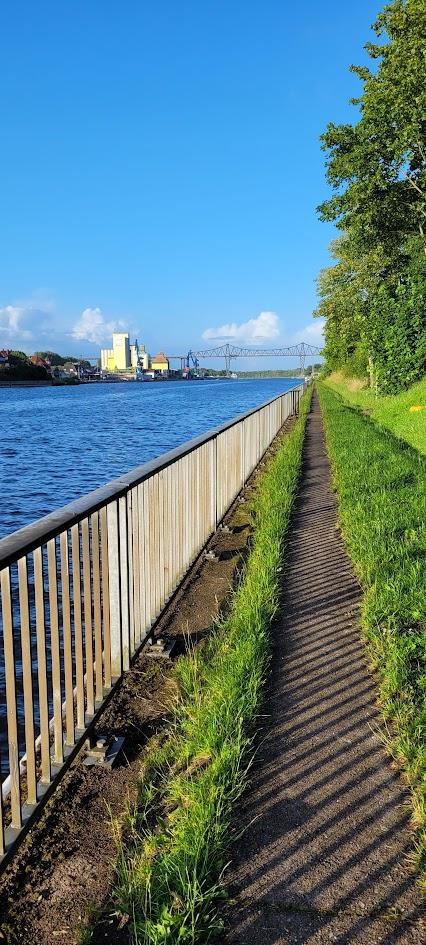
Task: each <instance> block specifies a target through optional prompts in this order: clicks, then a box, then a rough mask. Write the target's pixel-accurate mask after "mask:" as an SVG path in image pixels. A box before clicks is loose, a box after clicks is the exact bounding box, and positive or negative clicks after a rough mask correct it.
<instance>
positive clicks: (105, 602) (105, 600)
mask: <svg viewBox="0 0 426 945" xmlns="http://www.w3.org/2000/svg"><path fill="white" fill-rule="evenodd" d="M100 516H101V518H100V521H101V574H102V627H103V644H104V647H103V648H104V684H105V689H106V690H108V689H110V688H111V633H110V616H109V565H108V522H107V510H106V507H105V506H104V507H103V508H102V509H101V513H100Z"/></svg>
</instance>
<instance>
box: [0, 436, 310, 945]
mask: <svg viewBox="0 0 426 945" xmlns="http://www.w3.org/2000/svg"><path fill="white" fill-rule="evenodd" d="M291 425H292V421H291V420H289V421H287V423H286V424H285V425H284V428H283V431H282V434H280V435H279V437H278V438H277V440H276V441H275V444H273V446H272V447H271V449H270V450H269V451H268V453H269V454H272V452H274V451H275V449H276V445H277V442H278V440H279V438H280V436H281V435H285V433H286V432H287V431H288V430H289V429H290V427H291ZM262 469H263V466H262V465H261V466H260V467H259V468H258V470H257V471H256V472H255V473H254V474H253V476H252V477H251V479H250V480H249V482H248V484H247V486H246V488H245V489H244V491H243V493H242V498H243V499H244V500H245V501H243V502H241V501H240V499H237V501H236V502H235V503H234V505H233V507H232V508H231V510H230V512H229V513H228V515H227V516H226V520H225V523H226V525H227V526H228V527H229V528H230V529H231V531H226V530H223V529H219V530H218V532H216V534H215V536H214V537H213V539H212V541H211V543H210V546H209V547H210V548H211V550H213V551H214V553H215V555H217V556H218V558H219V560H217V561H215V560H208V559H206V558H205V557H204V556H202V557H201V558H200V559H199V561H198V562H197V563H196V565H195V566H194V567H193V569H192V571H191V572H190V574H189V575H188V577H187V579H186V581H185V583H184V585H183V587H182V589H181V590H180V592H179V594H178V595H177V596H176V597H175V598H174V600H173V601H172V603H171V604H170V606H169V607H168V608H167V610H166V611H165V613H164V615H163V617H162V618H161V621H160V622H159V625H158V627H157V629H156V635H157V636H167V637H174V638H177V646H176V653H177V654H178V653H179V652H180V653H182V652H183V651H184V649H185V647H186V646H188V644H189V645H193V644H196V643H197V642H198V641H199V640H200V639H202V638H203V637H204V636H205V635H206V634H207V633H208V632H209V629H210V627H211V625H212V623H213V621H214V619H215V618H216V617H217V615H218V613H219V612H221V611H222V610H223V609H226V606H227V602H228V601H229V599H230V593H231V589H232V586H233V585H234V583H235V581H236V578H237V575H238V572H239V569H240V568H241V565H242V563H243V561H244V557H245V555H246V554H247V552H248V549H249V543H250V534H251V530H252V523H251V515H250V509H249V502H248V501H247V500H248V499H249V498H250V495H251V494H252V493H253V490H254V489H255V488H256V479H257V477H258V476H259V475H261V473H262ZM171 665H172V664H171V662H170V661H166V660H163V659H161V660H159V659H153V658H150V657H149V656H147V655H146V651H145V650H142V651H141V653H140V654H139V656H138V657H137V659H136V660H135V662H134V664H133V666H132V668H131V670H130V671H129V673H128V674H127V675H126V677H125V678H124V680H123V681H122V683H121V685H120V687H119V688H118V690H117V692H116V693H115V695H114V696H113V698H112V700H111V702H110V703H109V705H108V706H107V708H106V709H105V711H104V712H103V714H102V716H101V718H100V720H99V722H98V724H97V727H96V734H97V735H100V734H102V735H107V736H108V735H112V734H114V735H123V736H124V737H125V746H124V751H123V753H122V756H121V760H120V763H119V764H118V765H117V766H116V767H115V768H114V769H113V770H109V769H107V768H104V767H101V766H97V767H93V768H87V767H86V766H84V765H83V755H82V753H80V755H79V756H78V757H77V758H76V759H75V761H74V763H73V764H72V766H71V767H70V769H69V771H68V772H67V774H66V775H65V777H64V779H63V781H62V782H61V784H60V786H59V787H58V790H57V791H56V793H55V795H54V797H53V799H52V800H51V801H50V802H49V804H48V805H47V807H46V809H45V811H44V813H43V816H42V818H41V820H40V822H39V823H38V825H37V826H36V827H34V828H33V829H32V831H31V832H30V834H29V836H28V838H27V839H26V840H25V842H24V843H23V845H22V847H21V849H20V850H19V852H18V853H17V855H16V857H15V859H14V860H13V861H12V863H11V864H10V866H9V867H8V868H7V870H6V871H5V873H4V876H3V877H2V880H1V883H0V942H1V943H3V942H4V943H7V945H18V943H19V945H52V943H57V945H77V943H79V942H82V941H84V939H85V932H84V930H85V929H87V926H88V924H90V922H91V919H92V917H93V915H96V913H97V912H98V910H99V909H100V908H102V907H103V906H104V905H105V903H106V902H108V897H109V892H110V889H111V883H112V880H113V865H114V859H115V856H116V845H115V840H114V836H113V829H112V819H113V818H120V817H121V816H122V815H123V814H124V813H125V811H126V809H127V806H128V805H129V803H131V802H132V800H133V799H134V797H135V793H136V783H137V777H138V772H139V770H140V765H141V758H142V755H143V750H144V746H145V744H146V742H147V740H148V739H149V738H150V737H151V736H152V735H153V734H154V733H156V732H158V731H159V730H160V729H161V728H162V727H163V726H165V725H167V721H168V706H169V705H170V699H171V694H172V692H173V686H172V685H171V682H170V670H171ZM86 935H87V933H86ZM95 936H96V941H104V942H108V941H111V942H112V941H114V943H117V945H118V943H119V941H120V931H119V930H118V929H117V926H116V925H115V923H114V921H113V920H111V923H110V922H109V920H108V916H106V918H105V921H102V923H101V924H100V926H99V927H98V930H97V932H96V933H95ZM89 940H92V939H89V938H88V937H87V938H86V941H89ZM122 940H123V941H127V933H126V930H125V929H123V935H122ZM93 941H94V939H93Z"/></svg>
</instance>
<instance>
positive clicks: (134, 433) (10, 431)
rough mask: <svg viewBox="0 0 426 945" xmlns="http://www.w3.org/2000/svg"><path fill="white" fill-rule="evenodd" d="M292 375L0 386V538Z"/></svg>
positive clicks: (282, 386)
mask: <svg viewBox="0 0 426 945" xmlns="http://www.w3.org/2000/svg"><path fill="white" fill-rule="evenodd" d="M297 383H300V380H299V381H297V380H295V379H292V378H278V377H277V378H268V379H265V380H263V379H262V380H258V379H253V380H250V379H247V380H238V381H237V380H204V381H191V382H184V381H167V382H164V383H156V382H153V383H139V384H137V383H132V382H128V383H119V384H82V385H80V386H78V387H52V388H50V387H40V388H39V389H36V388H0V422H1V442H0V538H3V537H4V536H5V535H8V534H9V533H10V532H12V531H15V529H17V528H21V527H22V526H23V525H27V524H28V523H29V522H33V521H34V520H35V519H37V518H40V517H41V516H42V515H47V513H48V512H52V511H53V510H54V509H57V508H60V507H61V506H63V505H65V504H66V503H67V502H71V501H72V500H73V499H76V498H78V497H79V496H81V495H84V493H86V492H90V491H91V490H92V489H96V488H97V487H98V486H101V485H104V484H105V483H106V482H109V481H110V480H111V479H115V478H116V477H117V476H120V475H121V474H122V473H124V472H127V471H128V470H129V469H131V468H132V467H134V466H139V465H140V463H144V462H146V461H147V460H149V459H153V458H155V457H156V456H159V455H160V454H161V453H164V452H166V451H167V450H169V449H173V448H174V447H175V446H179V445H180V444H181V443H183V442H184V441H185V440H189V439H191V437H193V436H197V435H198V434H199V433H204V432H205V431H206V430H208V429H209V428H212V427H215V426H218V425H219V424H220V423H224V422H225V421H226V420H230V419H231V418H232V417H234V416H236V414H239V413H244V412H245V411H246V410H250V408H252V407H256V406H258V405H259V404H261V403H263V402H264V401H265V400H269V398H271V397H274V396H276V395H278V394H280V393H282V392H283V391H285V390H288V389H289V388H290V387H294V385H295V384H297Z"/></svg>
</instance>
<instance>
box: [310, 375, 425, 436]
mask: <svg viewBox="0 0 426 945" xmlns="http://www.w3.org/2000/svg"><path fill="white" fill-rule="evenodd" d="M325 383H326V385H327V387H330V388H331V390H334V391H336V392H337V393H338V394H340V395H341V396H342V397H343V398H344V400H346V401H348V403H350V404H352V405H354V406H356V407H359V408H361V410H363V411H364V412H366V413H367V414H368V415H369V416H370V417H371V418H372V419H373V420H375V421H376V422H377V423H379V424H380V425H381V426H383V427H386V428H387V429H388V430H391V432H392V433H394V434H395V436H398V437H400V438H401V439H402V440H406V441H407V443H410V445H411V446H414V448H415V449H417V450H419V452H420V453H426V377H424V378H423V380H421V381H418V383H417V384H413V385H412V387H410V388H409V389H408V390H405V391H403V392H402V393H401V394H394V395H388V396H386V397H384V396H382V395H380V394H376V393H375V392H374V391H373V390H371V389H369V388H361V389H360V384H359V382H357V381H356V380H351V379H348V378H346V377H344V376H343V374H338V373H335V374H332V375H330V377H328V378H327V379H326V381H325ZM419 406H420V407H424V408H425V409H424V410H419V411H415V412H413V411H410V407H419Z"/></svg>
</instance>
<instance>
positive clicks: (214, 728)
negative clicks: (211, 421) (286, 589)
mask: <svg viewBox="0 0 426 945" xmlns="http://www.w3.org/2000/svg"><path fill="white" fill-rule="evenodd" d="M310 397H311V391H310V390H309V391H308V393H307V394H306V395H305V397H304V398H303V400H302V404H301V412H300V417H299V419H298V420H297V422H296V424H295V426H294V428H293V429H292V431H291V432H290V433H289V434H288V435H287V436H286V437H285V438H284V439H283V441H282V443H281V444H280V445H279V448H278V450H277V452H276V454H275V456H274V457H273V458H272V460H271V461H270V463H269V464H268V467H267V470H266V472H265V474H264V475H263V476H262V478H261V481H260V486H259V489H258V491H257V494H256V498H255V500H254V503H253V515H254V520H255V528H254V536H253V545H252V550H251V553H250V556H249V558H248V561H247V564H246V567H245V571H244V574H243V576H242V578H241V580H240V583H239V586H238V588H237V589H236V591H235V593H234V596H233V599H232V602H231V608H230V612H229V614H228V616H227V617H226V618H224V619H222V620H221V621H219V622H218V623H217V625H216V626H215V628H214V630H213V632H212V634H211V636H210V637H209V639H208V640H207V641H206V642H205V644H204V645H202V646H199V647H198V648H197V649H195V650H194V651H193V652H192V653H189V654H187V655H186V656H184V657H182V658H181V659H180V660H179V661H178V663H177V664H176V667H175V671H174V680H175V684H176V693H177V694H176V701H175V705H174V710H173V720H172V723H171V727H170V728H169V729H168V736H167V737H166V739H165V741H163V742H161V741H158V742H157V743H155V742H154V743H151V745H150V746H149V747H148V751H147V754H146V757H145V760H144V770H143V776H142V777H141V781H140V785H139V797H138V805H137V808H136V809H135V810H134V811H133V812H132V813H131V815H130V816H129V818H128V822H127V824H126V825H125V828H124V837H125V839H124V840H121V839H119V857H118V862H117V866H116V876H117V882H116V889H115V904H116V908H117V911H118V912H119V914H121V915H122V916H127V917H129V924H130V928H131V933H132V937H133V940H134V941H135V942H137V943H138V945H160V943H162V945H166V943H167V945H172V943H180V945H186V943H195V942H207V941H208V940H209V939H210V937H211V936H212V934H214V933H217V932H218V931H219V930H220V928H221V923H220V919H219V918H218V907H219V900H220V899H221V898H222V896H223V887H222V884H221V878H222V874H223V870H224V868H225V866H226V862H227V855H228V849H229V843H230V830H231V819H232V815H233V811H234V805H235V803H236V801H237V799H238V797H239V796H240V795H241V793H242V791H243V790H244V788H245V786H246V783H247V771H248V766H249V764H250V755H251V751H252V743H253V737H254V732H255V727H256V720H257V718H258V714H259V708H260V704H261V699H262V687H263V683H264V679H265V674H266V672H267V668H268V664H269V657H270V638H269V627H270V624H271V621H272V619H273V617H274V614H275V612H276V609H277V604H278V599H279V577H280V575H279V572H280V570H281V565H282V557H283V542H284V537H285V533H286V529H287V526H288V523H289V520H290V515H291V509H292V505H293V500H294V496H295V493H296V489H297V484H298V479H299V472H300V464H301V452H302V444H303V437H304V428H305V422H306V416H307V413H308V410H309V404H310ZM117 832H118V834H119V835H120V837H121V835H122V834H121V830H119V829H118V828H117Z"/></svg>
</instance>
